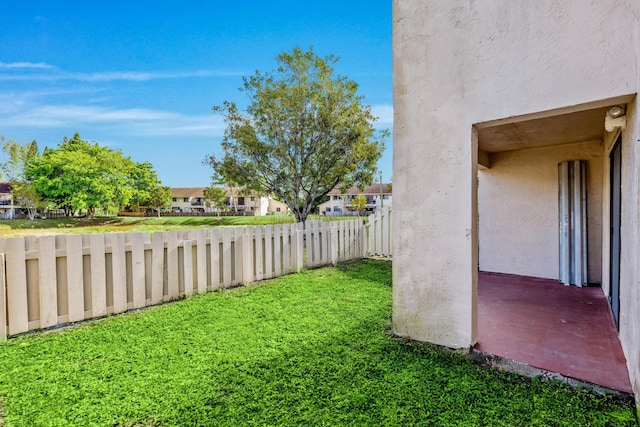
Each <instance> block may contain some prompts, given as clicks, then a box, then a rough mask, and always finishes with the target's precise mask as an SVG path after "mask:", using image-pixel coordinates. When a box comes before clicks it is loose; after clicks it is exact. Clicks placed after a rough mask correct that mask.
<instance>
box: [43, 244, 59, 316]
mask: <svg viewBox="0 0 640 427" xmlns="http://www.w3.org/2000/svg"><path fill="white" fill-rule="evenodd" d="M38 285H39V288H38V292H39V296H40V327H41V328H48V327H50V326H54V325H57V324H58V288H57V281H56V239H55V237H54V236H40V237H39V238H38Z"/></svg>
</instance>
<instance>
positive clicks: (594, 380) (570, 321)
mask: <svg viewBox="0 0 640 427" xmlns="http://www.w3.org/2000/svg"><path fill="white" fill-rule="evenodd" d="M474 348H475V350H477V351H479V352H482V353H488V354H491V355H495V356H497V357H498V358H500V359H503V360H504V361H516V362H520V363H523V364H525V365H529V366H531V367H534V368H538V369H540V370H542V371H549V372H553V373H558V374H560V375H562V376H563V377H566V378H572V379H576V380H579V382H584V383H587V384H589V383H590V384H597V385H600V386H603V387H605V388H606V389H611V390H615V391H619V392H622V393H632V388H631V383H630V381H629V374H628V371H627V366H626V359H625V356H624V353H623V351H622V347H621V345H620V340H619V339H618V333H617V330H616V326H615V323H614V320H613V316H612V314H611V309H610V306H609V304H608V301H607V298H606V296H605V295H604V293H603V292H602V289H601V288H600V287H599V286H589V287H576V286H564V285H563V284H561V283H560V282H558V281H556V280H551V279H539V278H533V277H527V276H519V275H514V274H502V273H487V272H479V273H478V343H477V344H476V345H475V347H474Z"/></svg>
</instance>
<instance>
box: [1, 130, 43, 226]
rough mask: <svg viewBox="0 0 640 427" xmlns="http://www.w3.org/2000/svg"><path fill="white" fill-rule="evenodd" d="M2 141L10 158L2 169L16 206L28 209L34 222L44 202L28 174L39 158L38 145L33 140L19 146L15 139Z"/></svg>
mask: <svg viewBox="0 0 640 427" xmlns="http://www.w3.org/2000/svg"><path fill="white" fill-rule="evenodd" d="M0 141H3V142H4V144H3V145H2V150H3V151H4V152H5V153H6V154H7V156H8V160H7V161H6V162H4V163H2V164H1V165H0V168H1V169H2V172H3V173H4V174H5V176H6V178H7V179H8V181H9V183H10V184H11V194H12V196H13V199H14V204H18V203H19V204H20V205H21V206H23V207H24V208H26V210H27V214H28V215H29V219H30V220H32V221H33V219H34V218H35V215H36V212H37V209H38V208H39V207H41V206H42V203H43V202H42V200H41V197H40V195H39V194H38V193H37V192H36V189H35V186H34V185H33V182H31V179H30V178H29V177H28V176H27V173H26V172H27V168H28V167H29V164H30V163H31V162H32V161H34V160H35V159H37V158H38V156H39V150H38V143H37V142H36V141H35V140H33V141H31V142H28V143H26V144H19V143H18V142H16V141H15V140H14V139H11V140H8V141H5V139H4V137H0Z"/></svg>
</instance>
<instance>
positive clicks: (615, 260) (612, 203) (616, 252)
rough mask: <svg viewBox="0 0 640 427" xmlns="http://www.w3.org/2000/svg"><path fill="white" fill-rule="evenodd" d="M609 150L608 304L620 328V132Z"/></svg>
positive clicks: (617, 326)
mask: <svg viewBox="0 0 640 427" xmlns="http://www.w3.org/2000/svg"><path fill="white" fill-rule="evenodd" d="M614 141H615V142H614V143H613V145H612V148H611V150H610V151H609V306H610V308H611V314H612V315H613V320H614V322H615V324H616V328H617V329H618V330H620V255H621V244H620V237H621V233H620V225H621V212H622V209H621V207H622V182H621V181H622V132H620V133H618V135H617V136H616V138H615V140H614Z"/></svg>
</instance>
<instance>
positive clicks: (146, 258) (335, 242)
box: [0, 210, 391, 340]
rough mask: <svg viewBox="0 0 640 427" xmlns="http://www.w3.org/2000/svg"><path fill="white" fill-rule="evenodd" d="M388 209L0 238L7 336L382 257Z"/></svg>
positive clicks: (0, 335) (0, 292)
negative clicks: (292, 220) (347, 216)
mask: <svg viewBox="0 0 640 427" xmlns="http://www.w3.org/2000/svg"><path fill="white" fill-rule="evenodd" d="M390 215H391V214H390V211H388V210H387V211H382V212H378V213H376V214H375V215H371V216H370V217H369V222H368V223H367V224H366V225H365V224H363V223H362V221H361V220H360V219H355V220H349V221H335V222H324V221H307V223H306V229H303V228H302V225H301V224H277V225H259V226H251V227H220V228H209V229H198V230H188V231H167V232H154V233H153V234H149V233H107V234H90V235H57V236H30V237H15V238H7V239H0V266H1V267H3V268H2V271H4V274H0V340H4V339H6V337H7V336H9V335H15V334H20V333H23V332H27V331H31V330H36V329H42V328H50V327H53V326H56V325H60V324H66V323H71V322H77V321H81V320H86V319H91V318H97V317H103V316H106V315H109V314H116V313H122V312H125V311H128V310H131V309H136V308H142V307H145V306H150V305H155V304H159V303H162V302H165V301H170V300H175V299H178V298H180V297H181V296H183V295H187V296H188V295H193V294H196V293H203V292H207V291H211V290H215V289H218V288H229V287H233V286H238V285H242V284H248V283H251V282H255V281H259V280H264V279H270V278H275V277H278V276H282V275H284V274H288V273H292V272H298V271H300V270H301V269H302V268H305V267H318V266H322V265H328V264H336V263H338V262H340V261H345V260H350V259H356V258H362V257H364V256H366V255H367V254H371V255H378V256H389V255H390V250H389V235H384V234H382V233H387V234H389V232H390V228H389V219H390Z"/></svg>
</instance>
